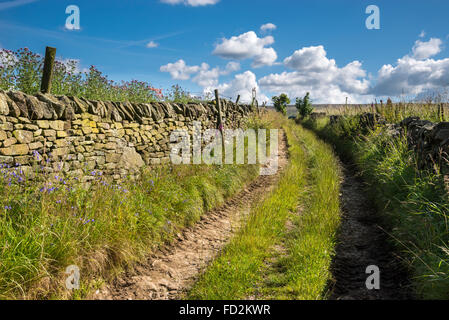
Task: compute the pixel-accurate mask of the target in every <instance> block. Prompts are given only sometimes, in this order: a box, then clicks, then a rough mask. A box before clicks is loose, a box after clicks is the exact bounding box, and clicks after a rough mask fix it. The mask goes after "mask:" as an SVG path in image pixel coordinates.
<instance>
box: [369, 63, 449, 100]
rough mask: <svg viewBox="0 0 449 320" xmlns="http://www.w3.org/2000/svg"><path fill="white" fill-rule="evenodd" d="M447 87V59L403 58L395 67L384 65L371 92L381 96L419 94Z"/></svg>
mask: <svg viewBox="0 0 449 320" xmlns="http://www.w3.org/2000/svg"><path fill="white" fill-rule="evenodd" d="M448 86H449V58H446V59H441V60H434V59H426V60H418V59H415V58H413V57H409V56H405V57H403V58H401V59H398V61H397V63H396V66H394V67H393V66H392V65H390V64H387V65H384V66H383V67H382V68H381V69H380V70H379V72H378V77H377V83H376V85H375V87H374V88H373V89H372V92H373V93H375V94H377V95H383V96H398V95H401V94H402V93H404V94H419V93H420V92H421V91H423V90H429V89H440V88H444V87H448Z"/></svg>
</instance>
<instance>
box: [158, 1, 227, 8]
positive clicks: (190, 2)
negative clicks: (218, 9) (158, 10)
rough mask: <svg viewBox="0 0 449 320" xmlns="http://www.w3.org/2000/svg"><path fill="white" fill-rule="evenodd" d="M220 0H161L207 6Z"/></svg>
mask: <svg viewBox="0 0 449 320" xmlns="http://www.w3.org/2000/svg"><path fill="white" fill-rule="evenodd" d="M219 1H220V0H161V2H162V3H167V4H172V5H174V4H184V5H186V6H191V7H199V6H207V5H214V4H217V3H218V2H219Z"/></svg>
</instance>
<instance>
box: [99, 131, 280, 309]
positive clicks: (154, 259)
mask: <svg viewBox="0 0 449 320" xmlns="http://www.w3.org/2000/svg"><path fill="white" fill-rule="evenodd" d="M279 146H280V148H279V149H280V150H279V170H278V172H277V174H276V175H273V176H259V177H258V178H257V179H256V180H255V181H254V182H253V183H251V184H250V185H249V186H248V187H247V188H245V189H244V190H243V191H241V192H240V193H239V194H238V195H236V196H235V197H233V198H232V199H230V200H228V201H227V202H226V203H225V204H224V205H223V206H221V207H220V208H218V209H216V210H213V211H211V212H209V213H208V214H206V215H205V216H204V217H203V219H202V220H201V221H200V222H199V223H197V224H196V225H195V226H193V227H192V228H190V229H187V230H185V231H184V232H183V234H182V235H180V237H178V239H177V240H176V241H175V242H174V243H172V244H170V245H169V246H167V247H165V248H162V249H160V250H159V251H158V252H155V253H154V254H153V255H151V256H150V257H148V259H147V260H146V261H144V262H143V263H140V264H138V265H136V266H135V267H134V270H132V271H128V272H126V273H124V274H123V275H121V276H120V277H119V278H117V279H116V280H115V281H114V282H113V283H112V284H108V285H106V286H105V287H103V288H102V289H101V290H99V291H98V292H97V293H95V294H94V295H93V297H91V298H92V299H104V300H167V299H179V298H181V297H182V296H183V295H184V294H185V292H186V290H188V289H189V288H190V287H191V286H192V284H193V283H194V282H195V280H196V279H197V278H198V276H199V275H201V273H202V272H203V271H204V270H205V268H206V267H207V265H208V264H209V263H210V262H211V261H212V260H213V259H214V258H215V257H216V256H217V255H218V254H219V253H220V251H221V250H222V249H223V247H224V246H225V245H226V244H227V243H228V241H229V239H230V238H231V236H232V235H233V234H234V233H235V231H236V230H238V228H239V225H240V222H241V219H242V217H244V216H245V215H247V214H248V213H249V211H250V209H251V206H252V205H253V204H255V203H257V201H258V200H260V199H261V198H262V197H264V196H265V195H267V194H268V193H269V191H270V190H271V189H272V188H273V187H274V186H275V185H276V183H277V181H278V179H279V176H280V172H281V171H282V169H283V168H284V167H285V165H286V163H287V142H286V138H285V136H284V135H283V134H282V135H280V139H279Z"/></svg>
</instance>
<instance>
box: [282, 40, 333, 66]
mask: <svg viewBox="0 0 449 320" xmlns="http://www.w3.org/2000/svg"><path fill="white" fill-rule="evenodd" d="M284 64H285V65H286V66H287V67H289V68H291V69H294V70H298V71H303V72H307V71H309V72H321V71H326V70H329V69H331V68H335V66H336V64H335V60H334V59H331V60H329V59H328V58H327V57H326V51H325V50H324V47H323V46H317V47H313V46H312V47H306V48H302V49H301V50H297V51H295V52H294V53H293V55H291V56H290V57H287V58H285V59H284Z"/></svg>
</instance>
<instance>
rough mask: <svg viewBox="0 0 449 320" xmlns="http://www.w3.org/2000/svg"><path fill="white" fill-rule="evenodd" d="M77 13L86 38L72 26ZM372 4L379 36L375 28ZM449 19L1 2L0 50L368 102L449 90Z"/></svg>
mask: <svg viewBox="0 0 449 320" xmlns="http://www.w3.org/2000/svg"><path fill="white" fill-rule="evenodd" d="M69 5H77V6H78V7H79V9H80V27H81V29H80V30H67V29H66V28H65V22H66V18H67V17H68V16H69V15H68V14H66V13H65V10H66V7H67V6H69ZM368 5H376V6H378V7H379V9H380V30H368V29H367V28H366V26H365V20H366V19H367V17H368V16H369V14H366V13H365V9H366V7H367V6H368ZM448 13H449V1H444V0H439V1H437V0H426V1H413V0H394V1H379V0H378V1H363V0H359V1H355V0H342V1H335V0H310V1H298V0H270V1H269V0H259V1H253V0H240V1H238V0H129V1H124V0H122V1H118V0H108V1H103V0H95V1H83V0H79V1H75V0H71V1H65V0H34V1H33V0H7V1H1V0H0V47H2V48H6V49H12V50H15V49H18V48H20V47H29V48H30V49H31V50H32V51H35V52H38V53H43V52H44V50H45V46H47V45H48V46H54V47H56V48H57V49H58V53H57V55H58V57H61V58H72V59H79V60H80V64H81V67H82V68H88V67H89V66H90V65H95V66H96V67H98V68H99V69H100V70H101V71H102V72H104V73H105V74H107V75H108V76H109V78H111V79H114V80H131V79H138V80H145V81H149V82H151V83H152V84H153V86H155V87H160V88H163V89H167V88H169V87H170V86H171V85H172V84H176V83H177V84H180V85H181V86H182V87H184V88H186V89H188V90H189V91H191V92H194V93H203V92H207V91H211V90H213V89H215V88H219V89H220V91H221V92H222V93H223V95H225V96H228V97H233V98H235V96H236V95H237V94H241V95H242V97H243V99H244V100H245V99H249V97H250V95H251V88H252V87H256V88H257V89H258V98H259V100H264V99H270V98H271V96H272V95H274V94H279V93H281V92H287V93H288V94H289V95H290V96H291V97H296V96H302V95H304V94H305V93H306V92H307V91H310V92H311V96H312V98H313V99H314V101H315V102H318V103H326V102H329V103H343V102H344V101H345V98H346V97H348V98H349V101H350V102H353V103H358V102H371V101H372V100H373V99H374V98H378V99H379V98H382V97H386V96H392V97H397V96H400V95H401V94H404V95H405V96H407V97H408V96H412V95H416V94H419V93H420V92H422V91H427V90H445V89H446V88H447V86H448V85H449V58H448V49H447V45H446V44H447V41H448V35H449V19H448V18H447V15H448ZM267 24H270V25H268V26H271V28H269V27H267V28H265V30H262V29H261V26H263V25H267Z"/></svg>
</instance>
